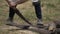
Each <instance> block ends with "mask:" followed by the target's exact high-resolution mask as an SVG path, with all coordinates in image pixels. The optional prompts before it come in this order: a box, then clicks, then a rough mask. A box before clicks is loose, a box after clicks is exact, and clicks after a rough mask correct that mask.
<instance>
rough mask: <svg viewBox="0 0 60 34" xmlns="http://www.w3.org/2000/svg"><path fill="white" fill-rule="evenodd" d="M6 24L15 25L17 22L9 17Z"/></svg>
mask: <svg viewBox="0 0 60 34" xmlns="http://www.w3.org/2000/svg"><path fill="white" fill-rule="evenodd" d="M6 25H10V26H14V25H16V23H14V22H13V21H11V20H10V19H7V22H6Z"/></svg>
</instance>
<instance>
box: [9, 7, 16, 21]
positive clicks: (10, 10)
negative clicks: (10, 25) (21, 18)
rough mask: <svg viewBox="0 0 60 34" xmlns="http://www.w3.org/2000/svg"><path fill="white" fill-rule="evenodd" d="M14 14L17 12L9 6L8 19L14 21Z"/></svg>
mask: <svg viewBox="0 0 60 34" xmlns="http://www.w3.org/2000/svg"><path fill="white" fill-rule="evenodd" d="M14 14H15V12H14V10H13V8H12V7H9V18H8V21H11V22H13V17H14Z"/></svg>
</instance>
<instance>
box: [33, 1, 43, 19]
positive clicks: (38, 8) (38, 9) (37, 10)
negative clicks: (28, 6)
mask: <svg viewBox="0 0 60 34" xmlns="http://www.w3.org/2000/svg"><path fill="white" fill-rule="evenodd" d="M33 5H34V8H35V13H36V16H37V18H38V19H42V13H41V5H40V2H33Z"/></svg>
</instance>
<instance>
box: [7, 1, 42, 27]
mask: <svg viewBox="0 0 60 34" xmlns="http://www.w3.org/2000/svg"><path fill="white" fill-rule="evenodd" d="M6 1H7V3H8V5H9V18H8V21H9V22H10V23H9V24H14V23H13V17H14V14H15V13H16V14H17V15H18V16H19V17H21V18H22V19H23V20H25V21H26V22H28V21H27V20H26V19H25V18H24V17H23V15H21V13H20V12H19V10H18V9H17V8H16V6H17V5H18V4H22V3H24V2H26V1H27V0H6ZM32 3H33V5H34V8H35V12H36V16H37V27H42V26H43V24H42V14H41V6H40V1H39V0H32ZM28 23H29V22H28ZM29 24H30V23H29Z"/></svg>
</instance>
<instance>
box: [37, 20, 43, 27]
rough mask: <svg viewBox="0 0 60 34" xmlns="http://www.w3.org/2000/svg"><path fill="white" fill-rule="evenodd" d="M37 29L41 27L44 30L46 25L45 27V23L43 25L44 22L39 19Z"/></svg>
mask: <svg viewBox="0 0 60 34" xmlns="http://www.w3.org/2000/svg"><path fill="white" fill-rule="evenodd" d="M37 27H39V28H44V25H43V23H42V20H39V19H38V21H37Z"/></svg>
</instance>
